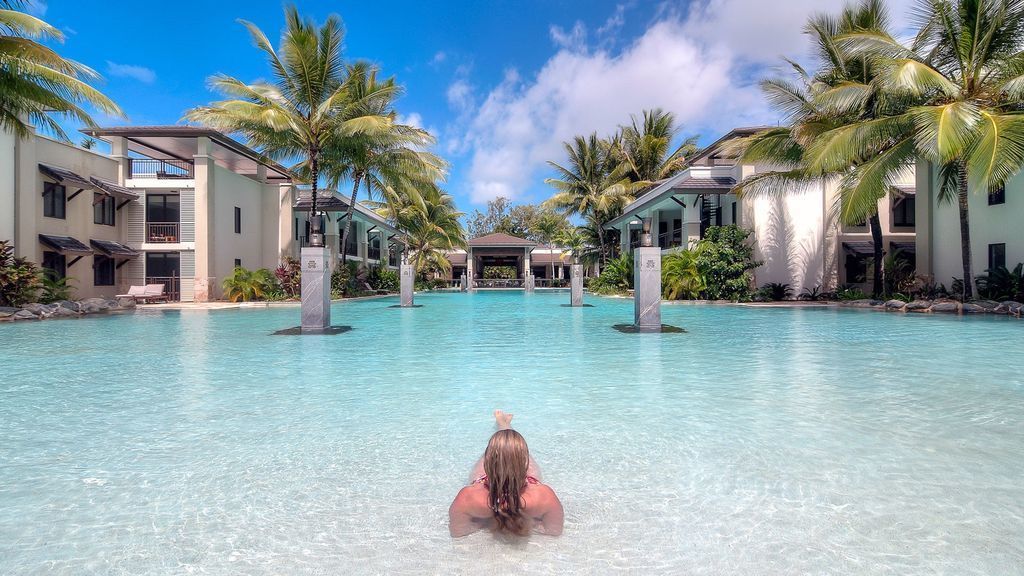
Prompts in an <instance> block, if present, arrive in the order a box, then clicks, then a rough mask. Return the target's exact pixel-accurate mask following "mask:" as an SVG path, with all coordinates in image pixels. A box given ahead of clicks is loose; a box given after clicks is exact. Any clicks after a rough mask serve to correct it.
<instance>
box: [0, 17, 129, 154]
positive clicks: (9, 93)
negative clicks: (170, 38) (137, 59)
mask: <svg viewBox="0 0 1024 576" xmlns="http://www.w3.org/2000/svg"><path fill="white" fill-rule="evenodd" d="M22 5H23V2H20V1H18V0H2V1H0V128H3V129H5V130H8V131H10V132H13V133H14V134H15V135H17V136H18V137H22V138H24V137H26V136H28V135H29V134H30V128H29V126H30V124H34V125H36V126H39V127H41V128H42V129H43V130H45V131H47V132H50V133H52V134H54V135H55V136H57V137H58V138H60V139H61V140H64V141H70V140H69V139H68V136H67V134H66V133H65V132H64V130H63V129H62V128H61V126H60V124H59V123H58V122H57V120H56V119H55V118H54V115H56V116H58V117H62V118H66V119H72V120H76V121H78V122H82V123H83V124H86V125H87V126H95V125H96V122H95V121H93V119H92V117H91V116H90V115H89V113H88V112H86V111H85V109H84V108H83V107H82V106H83V105H87V106H92V107H94V108H96V109H98V110H99V111H100V112H103V113H104V114H109V115H115V116H122V115H123V113H122V112H121V109H120V108H118V107H117V105H116V104H114V102H113V101H112V100H110V99H109V98H107V97H106V96H104V95H103V94H102V93H101V92H100V91H99V90H96V89H95V88H93V87H92V86H90V85H89V84H88V82H89V81H95V80H98V79H99V78H100V76H99V74H97V73H96V72H95V71H93V70H92V69H91V68H89V67H88V66H85V65H84V64H80V63H78V62H75V61H74V60H67V59H65V58H62V57H61V56H60V55H59V54H57V53H56V52H55V51H54V50H52V49H50V48H48V47H46V46H45V45H43V44H42V41H46V40H55V41H58V42H62V41H63V40H64V35H63V34H62V33H61V32H60V30H57V29H56V28H54V27H53V26H50V25H49V24H47V23H46V22H43V21H42V20H40V19H38V18H36V17H34V16H30V15H28V14H25V13H24V12H20V11H18V10H15V9H14V8H18V7H20V6H22ZM26 119H27V120H28V122H26V121H25V120H26Z"/></svg>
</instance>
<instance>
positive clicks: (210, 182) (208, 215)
mask: <svg viewBox="0 0 1024 576" xmlns="http://www.w3.org/2000/svg"><path fill="white" fill-rule="evenodd" d="M212 147H213V145H212V144H211V143H210V139H209V138H208V137H206V136H200V137H199V138H196V154H195V156H193V163H194V164H193V166H194V178H195V184H196V188H195V194H196V205H195V225H196V240H195V242H196V272H195V277H194V280H193V287H194V300H195V301H196V302H209V301H210V300H214V299H216V296H217V294H218V293H219V291H218V290H217V278H216V276H217V274H216V266H215V264H216V263H215V262H214V255H215V252H214V246H215V245H216V243H215V238H216V236H217V233H216V225H215V223H216V219H215V214H214V201H213V200H214V199H213V187H214V172H215V165H214V160H213V156H211V155H210V152H211V149H212ZM185 281H186V282H187V280H185Z"/></svg>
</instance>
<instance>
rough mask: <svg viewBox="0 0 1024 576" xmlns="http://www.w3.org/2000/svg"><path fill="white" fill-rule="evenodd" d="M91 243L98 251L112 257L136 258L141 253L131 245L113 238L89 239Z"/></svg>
mask: <svg viewBox="0 0 1024 576" xmlns="http://www.w3.org/2000/svg"><path fill="white" fill-rule="evenodd" d="M89 244H91V245H92V247H93V248H95V249H96V251H97V252H99V253H100V254H103V255H104V256H109V257H110V258H115V259H121V258H129V259H130V258H135V257H137V256H138V255H139V252H138V251H137V250H134V249H132V248H131V247H130V246H125V245H124V244H121V243H120V242H114V241H113V240H92V239H90V240H89Z"/></svg>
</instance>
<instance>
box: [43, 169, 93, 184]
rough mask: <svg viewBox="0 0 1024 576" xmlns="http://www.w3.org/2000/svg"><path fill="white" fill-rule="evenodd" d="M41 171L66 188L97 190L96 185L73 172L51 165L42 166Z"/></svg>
mask: <svg viewBox="0 0 1024 576" xmlns="http://www.w3.org/2000/svg"><path fill="white" fill-rule="evenodd" d="M39 171H40V172H42V173H43V174H46V175H47V176H49V177H50V178H53V179H54V180H56V181H57V182H60V183H61V184H64V185H65V186H78V187H79V188H96V185H95V184H93V183H92V182H90V181H89V180H88V179H86V178H83V177H81V176H79V175H78V174H75V173H74V172H72V171H71V170H65V169H63V168H58V167H56V166H50V165H49V164H40V165H39Z"/></svg>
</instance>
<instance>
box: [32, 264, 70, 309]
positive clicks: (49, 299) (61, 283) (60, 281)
mask: <svg viewBox="0 0 1024 576" xmlns="http://www.w3.org/2000/svg"><path fill="white" fill-rule="evenodd" d="M39 281H40V283H41V284H42V287H43V290H42V292H40V293H39V301H40V302H41V303H43V304H52V303H53V302H60V301H61V300H70V299H71V292H72V291H73V290H74V288H73V287H72V286H71V284H72V283H73V282H74V279H72V278H69V277H67V276H63V277H60V276H57V275H56V274H54V273H53V272H51V271H49V270H45V271H43V273H41V274H40V275H39Z"/></svg>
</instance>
